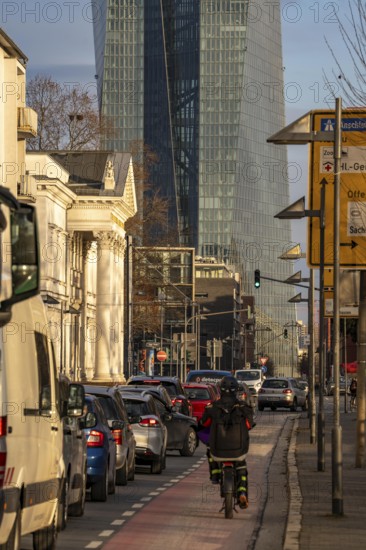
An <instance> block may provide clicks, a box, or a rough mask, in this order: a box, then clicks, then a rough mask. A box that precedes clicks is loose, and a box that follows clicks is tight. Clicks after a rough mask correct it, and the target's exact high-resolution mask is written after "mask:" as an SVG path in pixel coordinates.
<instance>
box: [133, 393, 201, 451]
mask: <svg viewBox="0 0 366 550" xmlns="http://www.w3.org/2000/svg"><path fill="white" fill-rule="evenodd" d="M124 388H125V391H130V392H133V393H138V394H140V395H146V394H149V395H152V396H153V398H154V399H155V404H156V407H157V409H158V411H159V415H160V418H161V420H162V421H163V423H164V424H165V426H166V428H167V430H168V433H167V436H168V439H167V449H168V450H169V451H172V450H174V451H179V452H180V454H181V455H182V456H193V455H194V453H195V450H196V448H197V445H198V440H197V435H196V433H197V432H196V430H197V422H196V420H195V419H194V418H192V417H191V416H186V415H185V414H181V413H179V412H177V410H176V407H175V405H173V403H172V400H171V399H170V396H169V394H168V392H167V391H166V389H165V388H164V387H163V386H124ZM129 388H130V389H129Z"/></svg>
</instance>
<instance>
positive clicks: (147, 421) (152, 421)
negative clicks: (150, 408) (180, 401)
mask: <svg viewBox="0 0 366 550" xmlns="http://www.w3.org/2000/svg"><path fill="white" fill-rule="evenodd" d="M139 424H140V426H144V427H145V428H146V427H147V428H156V427H158V426H159V422H158V421H157V420H156V418H141V420H140V422H139Z"/></svg>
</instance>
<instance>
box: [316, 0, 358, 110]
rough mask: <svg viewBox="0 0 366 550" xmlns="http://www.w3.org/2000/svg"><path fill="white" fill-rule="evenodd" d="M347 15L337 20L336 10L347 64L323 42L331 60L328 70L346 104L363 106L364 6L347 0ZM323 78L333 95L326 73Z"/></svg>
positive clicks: (353, 0) (335, 92) (328, 43)
mask: <svg viewBox="0 0 366 550" xmlns="http://www.w3.org/2000/svg"><path fill="white" fill-rule="evenodd" d="M348 10H349V13H348V15H346V16H345V19H344V21H341V19H340V16H339V15H338V13H337V14H336V17H337V22H338V27H339V33H340V38H341V40H342V41H343V44H344V46H345V47H346V50H347V53H348V56H349V61H350V63H347V68H346V67H343V66H342V64H341V63H340V61H339V58H338V56H337V53H336V51H335V48H334V46H333V45H332V44H330V42H329V41H328V40H327V38H325V42H326V44H327V46H328V49H329V51H330V52H331V54H332V57H333V60H334V62H335V69H333V71H332V74H333V76H334V77H335V80H336V82H337V83H338V85H339V87H340V89H341V90H342V92H343V99H344V100H345V101H346V102H347V103H348V104H349V106H364V105H365V102H366V6H365V3H364V2H363V1H362V0H348ZM324 78H325V81H326V83H327V85H328V87H329V90H330V91H332V92H333V95H336V94H337V91H336V90H335V89H334V84H333V85H332V84H331V82H330V80H329V78H328V76H327V75H326V74H325V73H324Z"/></svg>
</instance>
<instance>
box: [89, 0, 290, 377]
mask: <svg viewBox="0 0 366 550" xmlns="http://www.w3.org/2000/svg"><path fill="white" fill-rule="evenodd" d="M254 8H256V9H255V10H254ZM94 9H95V11H96V16H95V17H94V27H95V29H94V31H95V32H94V36H95V51H96V67H97V75H98V80H97V82H98V94H99V101H100V108H101V112H102V114H104V115H105V116H107V117H110V118H112V119H113V121H114V126H115V135H114V136H113V139H111V140H109V142H107V143H106V147H108V148H113V149H118V150H129V148H130V145H131V142H133V141H136V140H140V141H141V142H144V143H146V144H148V145H149V146H150V147H151V148H152V149H153V150H154V151H155V152H156V153H157V155H158V157H159V163H158V164H157V165H156V166H155V169H154V173H153V174H152V181H153V183H154V185H155V187H156V188H160V189H161V190H162V193H163V194H164V196H167V197H169V198H170V223H172V224H173V225H174V226H176V227H177V230H178V234H179V237H180V244H181V245H182V246H190V247H194V248H195V249H196V251H197V254H199V255H201V256H214V257H217V258H219V259H220V260H224V261H226V262H228V263H231V264H235V265H236V267H237V269H239V270H240V271H241V272H242V273H243V275H244V284H245V290H246V292H247V293H248V294H253V293H255V299H256V308H257V311H258V318H257V320H258V322H259V323H261V322H263V323H264V325H265V326H271V328H272V329H273V331H274V333H275V334H274V336H276V339H275V341H274V343H272V344H271V343H269V344H268V345H267V344H266V341H265V340H264V338H266V337H265V336H264V338H262V339H261V334H260V333H258V337H257V340H258V342H259V344H258V350H257V351H258V353H260V352H261V351H263V353H271V354H272V356H274V358H275V361H276V362H277V364H278V363H280V362H281V361H282V363H283V365H282V366H283V367H284V368H285V367H286V368H287V365H288V364H290V363H292V362H293V361H294V360H295V358H294V357H293V349H294V346H293V342H288V341H286V342H285V341H283V338H282V337H281V336H280V334H281V330H282V327H283V326H284V324H286V323H289V322H293V321H294V319H295V306H294V305H293V304H288V303H287V300H288V299H289V298H290V297H291V296H292V295H293V294H294V292H293V288H292V287H291V286H290V285H285V284H281V283H277V284H276V283H274V282H271V283H269V282H266V281H263V282H262V285H261V288H260V289H259V290H254V284H253V273H254V269H256V268H259V269H260V270H261V272H262V274H263V275H265V276H266V277H271V278H274V279H277V280H285V279H286V278H288V277H289V276H290V275H291V274H292V266H291V265H289V262H285V261H282V260H279V259H278V257H279V256H280V255H281V254H282V253H283V252H284V251H285V250H287V249H288V248H289V247H290V241H291V234H290V223H289V222H288V221H284V220H277V219H274V217H273V216H274V215H275V214H276V213H278V212H279V211H281V210H282V209H283V208H285V207H286V206H287V205H288V204H289V202H290V201H289V182H288V177H287V155H286V148H285V147H283V146H275V145H270V144H268V143H267V141H266V140H267V138H268V137H269V136H270V135H272V134H274V133H275V132H276V131H278V130H279V129H280V128H282V127H284V126H285V116H284V83H283V67H282V48H281V24H280V12H279V5H278V6H277V7H274V6H273V5H271V4H270V3H264V5H262V3H256V4H253V3H251V2H248V0H146V1H143V0H103V1H102V0H98V1H97V2H96V3H95V7H94ZM253 10H254V11H253ZM263 334H265V333H263ZM277 335H278V337H277ZM267 336H268V333H267ZM279 344H280V345H279ZM264 345H265V346H264ZM286 346H287V347H286ZM289 346H290V348H291V349H290V348H289ZM261 347H263V349H262V348H261ZM287 348H289V349H288V350H287ZM290 366H291V365H290ZM290 366H289V367H288V368H290Z"/></svg>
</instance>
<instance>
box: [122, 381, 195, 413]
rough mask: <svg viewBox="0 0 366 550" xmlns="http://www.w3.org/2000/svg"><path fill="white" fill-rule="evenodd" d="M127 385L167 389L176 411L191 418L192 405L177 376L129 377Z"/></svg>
mask: <svg viewBox="0 0 366 550" xmlns="http://www.w3.org/2000/svg"><path fill="white" fill-rule="evenodd" d="M127 384H128V385H134V386H136V385H152V386H154V385H156V386H158V385H160V384H161V385H162V386H164V388H166V389H167V391H168V393H169V395H170V398H171V400H172V402H173V405H175V407H176V409H177V410H178V411H179V412H181V413H182V414H185V415H187V416H192V405H191V403H190V401H189V398H188V396H187V394H186V392H185V390H184V388H183V385H182V382H181V381H180V379H179V378H178V377H177V376H147V375H139V376H131V377H130V378H129V379H128V380H127Z"/></svg>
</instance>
